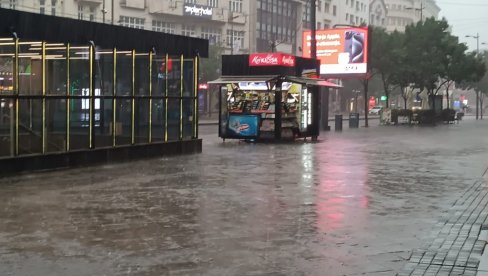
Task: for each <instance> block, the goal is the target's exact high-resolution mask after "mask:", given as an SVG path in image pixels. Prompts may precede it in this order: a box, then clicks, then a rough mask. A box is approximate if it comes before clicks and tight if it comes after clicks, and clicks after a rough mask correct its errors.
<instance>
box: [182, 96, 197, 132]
mask: <svg viewBox="0 0 488 276" xmlns="http://www.w3.org/2000/svg"><path fill="white" fill-rule="evenodd" d="M193 104H194V100H193V99H183V139H186V140H189V139H191V138H192V137H193V121H194V118H195V115H194V105H193Z"/></svg>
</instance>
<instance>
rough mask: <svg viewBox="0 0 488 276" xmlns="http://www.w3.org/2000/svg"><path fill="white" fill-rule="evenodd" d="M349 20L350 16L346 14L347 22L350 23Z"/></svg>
mask: <svg viewBox="0 0 488 276" xmlns="http://www.w3.org/2000/svg"><path fill="white" fill-rule="evenodd" d="M348 20H349V14H348V13H346V21H348Z"/></svg>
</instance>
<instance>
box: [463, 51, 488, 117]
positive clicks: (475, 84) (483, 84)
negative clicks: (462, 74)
mask: <svg viewBox="0 0 488 276" xmlns="http://www.w3.org/2000/svg"><path fill="white" fill-rule="evenodd" d="M486 64H488V52H483V53H482V54H481V55H478V54H477V53H470V54H468V55H467V56H466V62H465V66H467V67H469V68H470V69H469V70H470V72H471V74H470V75H469V78H466V79H465V80H464V81H462V82H460V83H459V87H461V88H464V89H473V90H474V91H475V93H476V98H477V101H478V102H477V104H479V105H480V106H481V108H480V110H481V119H483V102H484V98H485V96H486V95H487V94H488V70H487V68H486ZM460 70H463V68H460Z"/></svg>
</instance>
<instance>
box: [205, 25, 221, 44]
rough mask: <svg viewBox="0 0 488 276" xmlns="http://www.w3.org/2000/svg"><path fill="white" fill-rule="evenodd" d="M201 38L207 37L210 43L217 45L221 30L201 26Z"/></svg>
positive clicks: (219, 40)
mask: <svg viewBox="0 0 488 276" xmlns="http://www.w3.org/2000/svg"><path fill="white" fill-rule="evenodd" d="M201 38H204V39H208V43H209V44H210V45H218V44H220V42H221V39H222V30H221V29H216V28H209V27H202V34H201Z"/></svg>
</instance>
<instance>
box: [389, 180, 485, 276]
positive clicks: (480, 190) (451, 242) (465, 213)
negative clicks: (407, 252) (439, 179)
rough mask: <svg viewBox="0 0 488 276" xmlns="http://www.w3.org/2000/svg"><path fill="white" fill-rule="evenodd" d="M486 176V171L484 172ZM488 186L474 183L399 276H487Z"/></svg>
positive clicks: (411, 257) (481, 182)
mask: <svg viewBox="0 0 488 276" xmlns="http://www.w3.org/2000/svg"><path fill="white" fill-rule="evenodd" d="M485 174H486V172H485ZM487 217H488V187H487V179H486V175H485V178H484V179H480V180H478V181H476V182H475V183H474V184H473V185H472V186H471V187H469V189H468V190H467V191H466V192H465V193H464V195H463V196H462V197H461V198H459V199H458V200H457V201H456V202H454V204H453V205H452V207H451V208H450V209H449V211H448V212H447V213H446V214H445V215H444V216H443V217H442V218H441V219H440V220H439V221H438V223H437V225H436V226H435V227H434V228H433V230H432V232H431V235H430V237H431V243H430V244H429V245H428V246H426V247H423V248H419V249H416V250H414V251H413V252H412V254H411V256H410V258H409V261H408V263H407V264H406V265H405V267H404V269H403V271H402V272H400V273H399V274H398V275H399V276H404V275H478V276H488V252H484V249H485V246H486V244H487V240H488V218H487Z"/></svg>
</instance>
